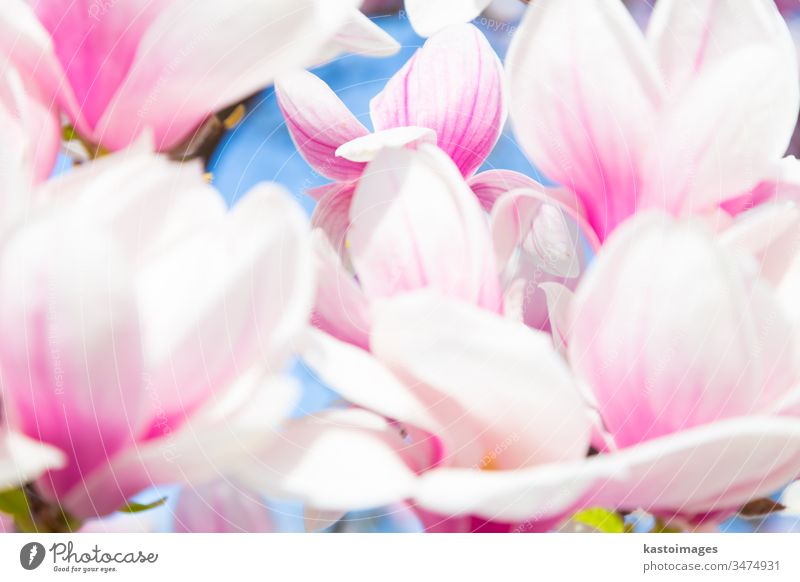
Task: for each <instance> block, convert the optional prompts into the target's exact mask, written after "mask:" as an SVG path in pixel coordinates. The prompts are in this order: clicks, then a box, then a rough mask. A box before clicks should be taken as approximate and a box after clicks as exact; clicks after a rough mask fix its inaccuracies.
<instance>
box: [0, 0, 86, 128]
mask: <svg viewBox="0 0 800 582" xmlns="http://www.w3.org/2000/svg"><path fill="white" fill-rule="evenodd" d="M0 46H2V51H3V54H5V55H7V56H8V57H9V61H10V63H11V64H13V65H14V66H15V67H16V68H17V69H18V70H20V71H24V72H25V80H26V85H27V86H29V87H30V88H31V90H32V91H33V92H34V93H40V94H41V96H42V100H43V103H46V104H48V105H50V106H51V108H53V107H52V106H53V105H54V104H55V103H56V102H59V103H60V105H61V106H62V107H63V108H64V109H65V110H66V111H68V112H69V113H70V114H71V116H72V117H73V118H75V117H78V104H77V102H76V100H75V95H74V94H73V92H72V89H71V88H70V87H69V82H68V80H67V78H66V75H65V73H64V70H63V68H62V66H61V63H60V62H59V60H58V56H57V55H56V52H55V47H54V45H53V40H52V38H51V37H50V33H49V32H48V30H47V29H46V28H45V27H44V26H43V25H42V23H41V22H40V21H39V19H38V18H37V16H36V13H35V12H34V10H33V8H32V7H31V6H30V5H29V3H28V2H25V1H24V0H8V1H7V2H2V3H0Z"/></svg>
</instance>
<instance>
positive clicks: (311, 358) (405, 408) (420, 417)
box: [300, 332, 436, 430]
mask: <svg viewBox="0 0 800 582" xmlns="http://www.w3.org/2000/svg"><path fill="white" fill-rule="evenodd" d="M300 355H301V356H302V357H303V359H304V361H305V362H306V363H307V364H308V365H309V366H310V367H311V368H312V369H313V370H314V372H315V373H316V374H317V375H318V376H319V378H320V379H321V380H322V381H323V382H324V383H325V384H326V385H327V386H329V387H330V388H331V389H333V390H335V391H336V392H337V393H338V394H339V395H341V396H342V397H343V398H345V399H346V400H348V401H349V402H351V403H353V404H356V405H357V406H362V407H364V408H367V409H369V410H372V411H374V412H377V413H378V414H381V415H383V416H385V417H387V418H391V419H394V420H397V421H400V422H403V423H411V424H414V425H416V426H418V427H421V428H426V429H429V430H432V429H433V428H434V427H435V426H436V423H435V421H434V420H433V419H432V417H431V415H430V414H429V413H428V412H427V410H426V409H425V406H424V404H423V403H422V402H421V401H420V399H419V398H418V397H417V396H416V394H414V392H413V390H412V389H410V388H409V387H408V386H406V385H405V384H404V383H403V382H402V381H400V379H399V378H397V377H396V376H395V375H394V374H392V373H391V372H390V371H389V369H388V368H386V367H385V366H384V365H383V364H382V363H381V362H380V361H378V360H377V359H376V358H375V357H374V356H373V355H372V354H370V353H368V352H366V351H364V350H361V349H359V348H356V347H353V346H350V345H348V344H346V343H343V342H340V341H338V340H336V339H334V338H332V337H330V336H327V335H326V334H324V333H320V332H309V334H308V336H307V337H306V341H305V345H304V347H303V349H302V351H301V352H300Z"/></svg>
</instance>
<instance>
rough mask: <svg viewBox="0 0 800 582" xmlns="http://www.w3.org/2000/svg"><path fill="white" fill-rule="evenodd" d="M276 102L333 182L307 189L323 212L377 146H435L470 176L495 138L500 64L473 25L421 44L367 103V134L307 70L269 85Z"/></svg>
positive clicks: (500, 118) (501, 114) (501, 105)
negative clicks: (369, 124)
mask: <svg viewBox="0 0 800 582" xmlns="http://www.w3.org/2000/svg"><path fill="white" fill-rule="evenodd" d="M276 93H277V97H278V103H279V104H280V106H281V110H282V111H283V114H284V117H285V118H286V124H287V127H288V129H289V132H290V134H291V135H292V138H293V139H294V141H295V143H296V145H297V148H298V150H299V151H300V153H301V154H302V155H303V157H304V158H305V159H306V161H308V163H309V164H310V165H311V166H312V167H313V168H314V169H315V170H316V171H317V172H319V173H320V174H322V175H323V176H325V177H328V178H330V179H332V180H336V181H337V182H336V183H334V184H332V185H328V186H323V187H321V188H318V189H315V190H312V191H310V192H309V194H310V195H311V196H313V197H315V198H317V199H319V200H320V205H321V206H322V207H323V210H321V211H324V208H325V207H326V206H329V205H339V204H342V203H343V202H342V200H347V199H348V198H349V197H350V196H352V191H353V189H354V188H355V184H356V182H357V181H358V179H359V178H360V177H361V175H362V173H363V171H364V168H365V166H366V163H367V162H369V161H370V160H372V159H373V158H374V157H375V155H376V152H378V151H379V150H380V149H381V148H383V147H398V146H404V145H407V146H409V147H414V146H416V145H419V144H421V143H436V144H437V145H438V146H439V147H440V148H441V149H442V150H444V151H445V152H447V154H448V155H449V156H450V157H451V158H452V160H453V161H454V162H455V163H456V165H457V166H458V168H459V170H460V171H461V173H462V175H464V176H465V177H470V176H472V175H473V174H474V173H475V171H476V170H477V169H478V168H479V167H480V165H481V164H482V163H483V162H484V160H485V159H486V157H487V156H488V155H489V153H490V152H491V150H492V148H493V147H494V144H495V143H496V142H497V139H498V138H499V136H500V132H501V131H502V128H503V124H504V122H505V117H506V111H505V101H504V97H503V83H502V66H501V65H500V61H499V60H498V58H497V55H496V54H495V52H494V51H493V50H492V48H491V47H490V46H489V43H488V42H487V40H486V38H485V37H484V36H483V34H481V33H480V32H479V31H478V30H477V29H476V28H475V27H474V26H471V25H460V26H453V27H450V28H448V29H446V30H444V31H442V32H441V33H439V34H437V35H435V36H434V37H432V38H431V39H429V40H428V41H427V42H426V43H425V45H424V46H423V47H422V48H421V49H420V50H418V51H417V52H416V53H415V54H414V56H413V57H412V58H411V59H410V60H409V61H408V62H407V63H406V64H405V66H404V67H403V68H402V69H401V70H400V71H399V72H398V73H397V74H395V75H394V76H393V77H392V78H391V79H390V80H389V82H388V83H387V84H386V87H385V88H384V89H383V91H381V93H380V94H378V95H377V96H376V97H375V98H374V99H373V100H372V102H371V103H370V113H371V118H372V123H373V125H374V127H375V133H370V132H369V130H368V129H367V128H366V127H365V126H364V125H363V124H362V123H361V122H360V121H359V120H358V119H357V118H356V117H355V116H354V115H353V114H352V113H351V112H350V111H349V110H348V109H347V107H346V106H345V105H344V103H342V101H341V100H340V99H339V98H338V97H337V96H336V94H335V93H334V92H333V91H332V90H331V89H330V88H329V87H328V86H327V85H325V83H324V82H322V81H321V80H320V79H319V78H317V77H315V76H314V75H312V74H311V73H305V72H304V73H297V74H293V75H289V76H287V77H284V78H281V79H279V80H278V82H277V83H276Z"/></svg>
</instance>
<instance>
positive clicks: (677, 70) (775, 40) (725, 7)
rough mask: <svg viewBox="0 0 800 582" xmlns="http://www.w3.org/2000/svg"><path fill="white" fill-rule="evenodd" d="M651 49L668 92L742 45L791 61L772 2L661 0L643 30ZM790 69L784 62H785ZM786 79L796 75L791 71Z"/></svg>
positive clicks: (786, 37) (791, 48)
mask: <svg viewBox="0 0 800 582" xmlns="http://www.w3.org/2000/svg"><path fill="white" fill-rule="evenodd" d="M647 40H648V42H649V44H650V46H651V47H652V50H653V53H654V54H655V56H656V59H657V61H658V64H659V66H660V68H661V71H662V73H663V75H664V78H665V80H666V83H667V87H668V89H669V90H670V92H672V93H678V92H680V91H681V90H683V89H684V88H685V87H686V85H687V84H688V83H690V82H691V81H693V80H695V79H696V78H697V77H698V76H699V75H702V74H703V73H704V72H706V71H708V70H709V69H710V68H712V67H714V66H715V65H716V64H718V63H719V62H720V61H722V60H724V59H725V58H727V57H728V56H729V55H731V53H733V52H735V51H736V50H738V49H741V48H742V47H746V46H752V45H757V44H762V45H774V46H776V47H778V48H779V50H780V48H781V47H782V49H783V50H784V51H785V53H784V54H785V56H786V57H788V59H787V60H792V59H793V58H794V56H793V53H794V46H793V44H792V42H791V39H790V37H789V35H788V33H787V30H786V25H785V24H784V21H783V18H782V17H781V15H780V14H778V11H777V10H776V9H775V6H774V4H773V3H772V2H765V1H763V0H743V1H739V2H718V1H717V0H700V1H698V2H692V3H691V4H688V5H687V4H686V3H684V2H681V1H680V0H664V1H659V2H658V3H657V4H656V6H655V8H654V9H653V14H652V16H651V17H650V22H649V25H648V27H647ZM787 65H788V62H787ZM785 74H786V75H788V76H796V74H797V72H796V70H794V69H788V68H787V69H786V70H785Z"/></svg>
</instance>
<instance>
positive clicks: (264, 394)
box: [0, 148, 313, 518]
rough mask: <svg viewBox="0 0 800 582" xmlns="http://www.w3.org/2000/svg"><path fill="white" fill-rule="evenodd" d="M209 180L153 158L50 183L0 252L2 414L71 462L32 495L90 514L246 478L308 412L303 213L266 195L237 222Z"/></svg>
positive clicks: (124, 158) (272, 193) (136, 157)
mask: <svg viewBox="0 0 800 582" xmlns="http://www.w3.org/2000/svg"><path fill="white" fill-rule="evenodd" d="M199 170H200V169H199V168H198V167H195V166H194V165H173V164H170V163H168V162H167V161H165V160H163V159H161V158H157V157H154V156H152V155H151V154H148V153H146V152H141V151H139V148H136V149H134V150H127V151H125V152H121V153H119V154H116V155H114V156H109V157H108V158H105V159H103V160H100V161H97V162H93V163H92V164H90V165H87V166H85V167H83V168H80V169H77V170H75V171H73V172H71V173H70V174H68V175H66V176H64V177H62V178H58V179H55V180H51V181H48V182H47V183H46V184H45V185H43V186H41V187H40V190H39V191H38V192H37V193H36V197H37V198H38V199H41V200H45V201H46V204H44V205H43V207H41V208H38V209H37V210H36V211H35V212H32V213H31V214H30V218H29V219H28V220H27V221H25V222H23V223H20V224H19V225H17V226H16V227H15V228H14V229H13V230H12V231H11V233H10V235H9V236H7V238H6V240H5V241H4V245H3V247H2V248H0V273H2V277H0V280H1V282H0V329H1V330H3V333H4V334H6V335H7V336H8V337H12V336H13V337H16V338H18V340H17V341H14V342H7V343H5V344H4V346H3V348H2V349H1V350H0V364H1V365H2V386H3V409H4V414H5V416H6V418H7V422H8V426H9V428H10V429H12V430H14V431H17V432H20V433H22V434H24V435H26V436H27V437H29V438H31V439H33V440H35V441H40V442H42V443H46V444H48V445H50V446H53V447H55V448H57V449H59V450H60V451H61V452H62V453H63V455H64V456H65V458H66V461H65V463H63V467H62V468H54V469H52V470H50V471H48V472H47V473H45V474H44V475H42V476H41V477H39V478H38V479H36V480H35V487H36V489H37V491H38V492H39V494H40V495H42V496H43V497H44V498H45V499H48V500H50V501H51V502H53V503H57V504H59V505H60V506H61V507H63V508H65V509H66V511H68V512H70V513H71V514H73V515H75V516H77V517H81V518H85V517H93V516H97V515H104V514H107V513H110V512H112V511H114V510H115V509H118V508H119V507H121V506H122V505H123V503H124V502H125V500H126V499H128V498H129V497H130V496H131V495H133V494H134V493H136V492H138V491H139V490H141V489H143V488H145V487H148V486H150V485H151V484H154V483H155V484H159V483H160V484H164V483H173V482H185V481H187V480H191V481H192V482H195V483H202V482H203V481H204V480H211V479H213V478H217V477H218V476H219V475H220V474H225V472H226V471H228V470H233V469H234V468H236V466H237V465H238V464H239V463H242V462H243V459H248V458H249V457H250V456H252V455H253V454H255V453H254V451H255V450H256V449H258V448H259V447H261V446H262V445H263V444H264V443H265V442H268V441H269V439H270V437H271V436H272V435H274V434H275V433H274V431H275V428H276V426H277V425H278V423H279V422H280V421H281V420H282V419H283V417H284V415H285V414H287V412H288V411H290V410H291V407H292V406H293V402H294V397H295V391H294V386H293V384H291V383H290V382H288V381H287V380H285V379H284V378H283V376H282V375H281V374H280V372H281V370H282V367H283V365H284V363H285V361H286V357H287V356H288V354H289V351H290V350H291V349H292V345H293V338H294V337H295V336H296V334H297V333H298V332H299V330H300V329H302V327H303V326H304V325H305V322H306V320H307V317H308V314H309V311H310V306H311V299H312V292H313V286H312V284H311V275H312V272H311V270H312V269H311V267H312V265H311V256H310V248H309V245H308V244H307V242H305V241H306V239H307V231H306V227H305V219H304V217H303V216H302V211H301V210H300V209H299V208H298V207H296V206H295V205H294V203H293V202H291V200H290V199H289V197H288V195H287V194H285V193H284V192H282V191H279V190H277V189H276V188H275V187H271V186H260V187H258V188H256V189H255V190H254V191H252V192H251V193H250V194H249V195H248V196H247V197H246V198H245V199H243V200H242V202H241V203H240V204H239V205H237V206H236V207H235V208H234V209H233V210H232V211H231V212H227V211H226V210H225V208H224V205H223V203H222V201H221V199H220V197H219V195H218V194H217V193H216V192H215V191H214V190H213V189H212V188H211V187H209V186H207V185H206V184H205V183H204V182H203V180H202V177H201V172H200V171H199ZM245 462H246V461H245Z"/></svg>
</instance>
